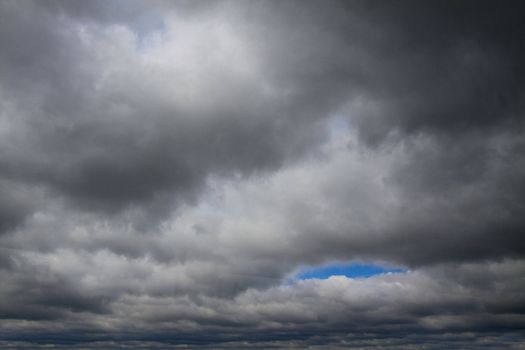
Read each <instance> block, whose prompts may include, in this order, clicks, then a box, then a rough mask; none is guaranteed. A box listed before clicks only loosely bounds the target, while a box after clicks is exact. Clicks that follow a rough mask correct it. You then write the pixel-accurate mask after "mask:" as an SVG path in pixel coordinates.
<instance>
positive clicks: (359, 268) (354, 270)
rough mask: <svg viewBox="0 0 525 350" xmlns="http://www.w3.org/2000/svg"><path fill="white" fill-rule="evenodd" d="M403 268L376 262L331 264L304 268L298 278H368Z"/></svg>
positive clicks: (402, 270)
mask: <svg viewBox="0 0 525 350" xmlns="http://www.w3.org/2000/svg"><path fill="white" fill-rule="evenodd" d="M406 271H407V270H405V269H402V268H391V267H383V266H381V265H374V264H357V263H354V264H331V265H323V266H318V267H311V268H308V269H303V270H302V271H301V272H300V273H299V274H297V276H296V278H297V279H299V280H306V279H312V278H319V279H327V278H329V277H331V276H346V277H349V278H367V277H372V276H376V275H380V274H384V273H389V272H390V273H402V272H406Z"/></svg>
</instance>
